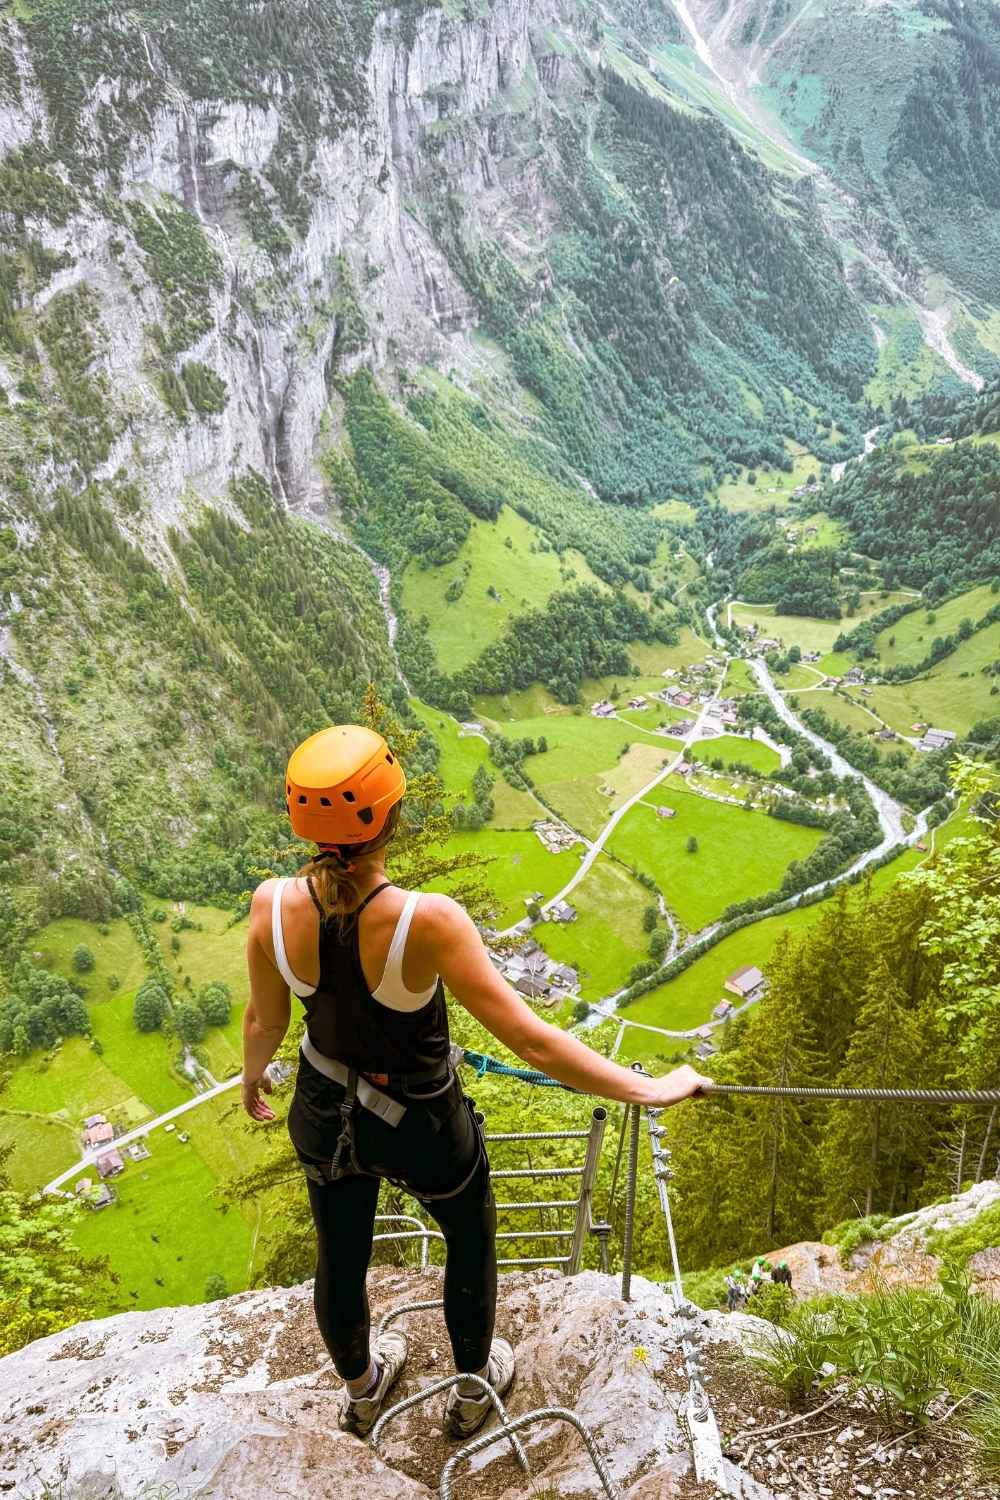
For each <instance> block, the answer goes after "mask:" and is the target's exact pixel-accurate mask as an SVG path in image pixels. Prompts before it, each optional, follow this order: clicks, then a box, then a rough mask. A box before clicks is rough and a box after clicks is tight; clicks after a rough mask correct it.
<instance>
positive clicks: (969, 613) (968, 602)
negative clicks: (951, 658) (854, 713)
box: [875, 584, 997, 667]
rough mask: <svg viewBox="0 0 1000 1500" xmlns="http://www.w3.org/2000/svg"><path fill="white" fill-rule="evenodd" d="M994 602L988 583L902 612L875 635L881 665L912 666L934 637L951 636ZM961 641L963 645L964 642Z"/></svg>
mask: <svg viewBox="0 0 1000 1500" xmlns="http://www.w3.org/2000/svg"><path fill="white" fill-rule="evenodd" d="M996 602H997V596H996V594H993V593H991V592H990V587H989V585H988V584H983V585H981V586H980V587H979V588H975V589H969V590H968V591H967V592H966V593H964V594H959V595H957V596H956V597H955V598H954V599H949V600H948V601H947V602H946V603H944V604H939V605H937V606H936V607H935V608H933V609H925V608H924V607H923V606H921V607H920V608H919V609H915V610H914V611H913V613H912V614H909V615H904V616H903V618H902V619H901V620H897V621H896V623H895V625H890V626H888V628H887V629H885V630H882V631H880V632H879V634H878V635H877V636H876V637H875V650H876V652H877V653H878V659H879V662H880V663H881V664H882V666H883V667H896V666H907V667H913V666H916V664H917V663H918V662H920V661H922V660H923V659H924V657H925V656H926V655H927V653H928V651H929V650H930V648H931V643H932V642H933V641H934V640H935V638H936V637H937V636H947V635H954V634H955V632H956V631H957V630H958V627H959V625H960V624H961V623H962V621H963V620H965V619H969V620H972V621H973V623H974V622H975V621H976V620H979V619H982V617H983V615H985V614H986V612H987V611H988V610H989V609H990V608H991V607H992V606H993V605H994V604H996ZM968 644H969V643H968V642H963V645H968Z"/></svg>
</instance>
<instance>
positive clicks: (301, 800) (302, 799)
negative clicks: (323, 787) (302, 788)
mask: <svg viewBox="0 0 1000 1500" xmlns="http://www.w3.org/2000/svg"><path fill="white" fill-rule="evenodd" d="M308 801H309V798H308V797H303V796H302V795H301V793H300V795H299V806H300V807H301V806H303V805H304V804H305V803H307V802H308Z"/></svg>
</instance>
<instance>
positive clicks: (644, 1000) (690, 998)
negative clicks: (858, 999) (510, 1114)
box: [618, 819, 961, 1062]
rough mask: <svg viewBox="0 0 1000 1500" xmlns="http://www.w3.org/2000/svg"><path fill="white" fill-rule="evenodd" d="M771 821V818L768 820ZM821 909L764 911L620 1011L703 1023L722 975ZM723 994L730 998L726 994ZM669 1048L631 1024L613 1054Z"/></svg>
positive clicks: (911, 853) (900, 867)
mask: <svg viewBox="0 0 1000 1500" xmlns="http://www.w3.org/2000/svg"><path fill="white" fill-rule="evenodd" d="M772 821H773V820H772ZM960 827H961V824H960V821H959V820H957V819H952V820H950V821H949V822H948V823H947V824H945V825H943V826H942V827H941V828H939V829H937V830H936V834H937V838H938V840H941V839H942V837H947V836H948V831H949V830H951V836H954V833H955V832H958V831H959V830H960ZM924 858H925V856H924V855H923V854H921V853H920V852H919V851H917V850H916V849H909V850H907V852H906V853H905V854H901V855H900V857H899V858H898V859H896V860H893V862H892V864H890V865H886V866H885V867H884V868H883V869H880V870H876V871H875V873H874V875H873V876H872V890H873V891H874V892H875V893H876V894H881V893H883V892H885V891H886V890H888V888H889V886H890V885H892V883H893V882H894V881H895V880H896V879H897V878H898V876H899V875H901V874H903V873H904V871H906V870H912V869H915V868H916V866H917V865H919V864H920V863H921V862H922V860H923V859H924ZM825 909H826V903H824V902H822V901H819V902H816V904H815V905H813V906H803V907H799V908H797V909H796V910H794V911H790V912H786V913H785V914H784V915H782V916H777V917H765V918H764V919H763V921H760V922H753V923H751V925H750V926H749V927H743V928H741V929H740V931H739V932H734V933H731V934H730V936H729V937H726V938H723V939H722V941H721V943H717V944H716V945H715V947H714V948H710V949H709V951H708V952H707V953H706V954H705V955H704V956H703V957H702V958H699V959H696V960H695V962H694V963H693V964H692V965H691V966H690V968H688V969H685V970H684V972H683V973H682V974H678V975H677V977H676V979H671V980H668V981H667V983H666V984H664V985H661V986H660V988H659V989H656V990H650V992H649V994H648V995H643V996H642V997H641V999H639V1000H636V1001H635V1002H634V1004H632V1005H629V1006H627V1007H626V1009H625V1010H623V1011H622V1013H621V1014H622V1015H623V1016H625V1017H627V1018H628V1019H629V1020H630V1021H642V1022H645V1023H646V1024H647V1025H649V1026H663V1027H666V1028H667V1029H668V1030H671V1031H683V1030H686V1029H687V1028H689V1027H694V1026H702V1025H704V1023H705V1022H706V1021H707V1020H708V1019H709V1017H710V1016H711V1014H712V1011H713V1009H714V1008H715V1006H716V1005H717V1004H718V1002H719V1000H721V999H722V997H723V996H724V995H725V993H726V992H725V990H724V988H723V981H724V979H725V978H726V976H727V975H728V974H732V973H734V972H735V971H736V970H737V969H739V968H741V967H742V966H743V965H744V964H757V965H758V967H760V968H762V969H764V970H765V971H766V969H767V965H768V962H769V960H770V957H771V954H772V953H773V952H774V947H775V944H776V943H777V941H778V939H779V938H780V936H781V934H782V933H783V932H786V931H787V932H791V933H793V934H797V933H800V932H802V931H804V929H805V928H806V927H809V926H811V925H812V923H814V922H817V921H818V920H819V918H820V917H821V916H822V915H823V912H824V911H825ZM728 998H730V999H731V998H732V996H729V997H728ZM673 1050H674V1045H673V1043H672V1042H671V1041H670V1039H669V1038H667V1037H657V1036H656V1035H655V1034H654V1033H651V1032H643V1031H638V1030H636V1029H635V1028H633V1027H631V1026H627V1027H626V1028H625V1035H624V1037H623V1038H622V1045H621V1047H620V1049H619V1052H618V1057H619V1059H620V1060H621V1061H622V1062H628V1061H631V1060H634V1059H642V1058H656V1057H661V1056H664V1055H665V1054H668V1053H670V1052H672V1051H673Z"/></svg>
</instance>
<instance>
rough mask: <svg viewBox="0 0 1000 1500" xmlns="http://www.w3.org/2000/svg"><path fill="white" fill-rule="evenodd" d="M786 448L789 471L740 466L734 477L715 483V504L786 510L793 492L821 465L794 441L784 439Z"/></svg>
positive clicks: (733, 507) (742, 509)
mask: <svg viewBox="0 0 1000 1500" xmlns="http://www.w3.org/2000/svg"><path fill="white" fill-rule="evenodd" d="M786 447H787V448H788V449H789V452H790V455H791V459H792V468H791V472H790V473H787V474H786V473H785V472H784V471H783V470H781V469H775V470H771V472H770V473H768V472H767V471H765V470H764V469H757V470H751V469H745V468H743V469H741V470H740V473H739V477H738V478H737V479H727V480H726V481H725V483H724V484H720V485H719V488H718V490H717V491H716V497H717V499H718V501H719V504H720V505H724V506H725V507H726V509H727V510H734V511H759V510H769V509H774V510H777V511H779V512H782V511H786V510H787V509H788V507H789V504H790V503H791V499H792V493H793V491H795V490H797V489H798V488H799V486H800V485H803V484H805V483H806V482H807V480H809V479H811V478H813V477H815V478H816V479H819V471H820V468H821V467H822V465H821V464H820V461H819V459H818V458H814V457H813V455H812V454H811V453H804V452H803V451H802V449H801V448H800V447H799V446H798V444H792V443H787V442H786ZM751 473H756V476H757V478H756V483H755V484H751V483H750V481H749V475H750V474H751Z"/></svg>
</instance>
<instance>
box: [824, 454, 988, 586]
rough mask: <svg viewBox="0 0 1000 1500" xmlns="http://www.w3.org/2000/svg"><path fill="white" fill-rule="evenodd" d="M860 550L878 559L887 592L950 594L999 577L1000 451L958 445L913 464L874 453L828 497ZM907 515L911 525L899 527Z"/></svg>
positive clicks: (828, 503) (850, 471)
mask: <svg viewBox="0 0 1000 1500" xmlns="http://www.w3.org/2000/svg"><path fill="white" fill-rule="evenodd" d="M823 503H824V505H825V506H826V507H827V509H828V510H829V511H830V512H831V514H833V515H835V516H837V517H839V518H840V519H841V520H843V521H845V522H846V523H847V525H848V526H849V527H850V530H851V535H852V537H853V540H854V544H855V546H856V547H857V549H858V551H859V552H863V553H865V554H866V555H867V556H870V557H874V558H877V559H878V560H879V562H880V563H881V565H882V569H883V573H884V577H885V583H886V585H887V587H893V586H895V585H896V584H897V583H901V584H908V585H909V586H910V587H912V588H919V589H923V590H924V592H925V595H926V597H927V598H929V599H932V600H933V599H938V598H940V597H941V596H942V595H943V594H945V593H947V592H948V591H949V590H950V589H952V588H954V587H955V586H957V585H959V584H962V583H971V582H974V581H976V580H977V579H983V578H992V577H993V576H994V575H995V574H997V573H1000V446H997V445H996V444H993V443H984V444H980V445H976V444H974V443H973V442H971V441H963V442H960V443H956V444H955V445H954V446H953V447H948V448H943V449H942V450H941V452H940V453H936V454H933V455H930V456H929V457H928V458H927V460H926V463H921V464H920V465H918V466H911V465H910V464H909V463H908V462H907V459H906V457H905V456H904V454H903V453H901V452H899V451H898V450H897V449H896V448H894V447H893V446H891V445H890V446H889V447H886V448H876V449H875V451H874V452H873V453H872V454H871V456H870V457H869V459H868V460H867V462H866V463H863V464H856V465H854V466H853V467H851V468H849V469H848V470H847V473H846V474H845V475H844V478H843V479H842V480H841V481H840V483H839V484H837V485H832V486H829V487H828V488H827V490H826V491H825V492H824V497H823ZM901 516H905V518H906V524H905V525H900V517H901Z"/></svg>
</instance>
